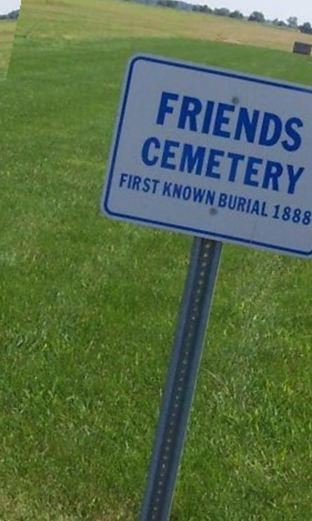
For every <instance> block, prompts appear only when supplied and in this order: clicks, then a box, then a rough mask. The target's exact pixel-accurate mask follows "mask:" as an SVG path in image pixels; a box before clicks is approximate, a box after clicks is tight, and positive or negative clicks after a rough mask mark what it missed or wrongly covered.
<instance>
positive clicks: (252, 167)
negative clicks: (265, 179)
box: [244, 157, 263, 186]
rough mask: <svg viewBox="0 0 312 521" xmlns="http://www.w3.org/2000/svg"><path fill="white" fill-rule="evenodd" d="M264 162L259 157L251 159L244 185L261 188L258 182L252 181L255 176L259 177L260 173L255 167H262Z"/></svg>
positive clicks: (248, 163)
mask: <svg viewBox="0 0 312 521" xmlns="http://www.w3.org/2000/svg"><path fill="white" fill-rule="evenodd" d="M262 163H263V160H262V159H259V158H258V157H249V159H248V162H247V168H246V172H245V178H244V184H245V185H249V186H259V183H258V181H254V180H253V179H252V177H253V176H257V175H258V173H259V171H258V169H257V168H256V167H255V165H262Z"/></svg>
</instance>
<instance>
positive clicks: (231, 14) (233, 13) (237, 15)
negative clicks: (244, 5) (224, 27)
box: [230, 10, 244, 20]
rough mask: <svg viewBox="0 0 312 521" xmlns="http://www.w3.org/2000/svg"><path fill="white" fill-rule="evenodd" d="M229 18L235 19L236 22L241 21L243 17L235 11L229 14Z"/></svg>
mask: <svg viewBox="0 0 312 521" xmlns="http://www.w3.org/2000/svg"><path fill="white" fill-rule="evenodd" d="M230 18H237V20H242V19H243V18H244V15H243V13H241V12H240V11H237V10H236V11H232V12H231V13H230Z"/></svg>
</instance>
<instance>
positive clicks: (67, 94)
mask: <svg viewBox="0 0 312 521" xmlns="http://www.w3.org/2000/svg"><path fill="white" fill-rule="evenodd" d="M123 13H124V14H123ZM186 16H187V15H185V13H172V12H171V11H169V10H168V11H167V10H158V9H152V8H144V7H140V6H130V5H127V4H119V3H118V2H113V1H102V2H100V1H99V0H85V2H83V1H82V0H79V1H78V0H73V1H71V2H69V0H62V1H59V2H57V1H55V0H53V1H52V0H51V1H49V0H46V1H44V0H41V1H40V2H39V1H38V2H36V3H35V2H34V1H32V0H31V1H29V0H24V2H23V13H22V16H21V19H20V22H19V26H18V37H17V42H16V45H15V50H14V54H13V60H12V67H11V69H10V74H9V76H8V79H7V81H6V82H3V83H1V85H0V110H1V130H0V150H1V158H0V167H1V183H2V184H1V204H0V220H1V223H2V226H1V236H0V265H1V269H0V289H1V291H0V345H1V350H0V358H1V360H0V363H1V372H0V455H1V464H0V520H1V521H2V520H3V521H120V520H122V521H133V520H135V519H136V516H137V513H138V510H139V507H140V501H141V497H142V493H143V489H144V483H145V476H146V471H147V466H148V462H149V458H150V451H151V446H152V441H153V437H154V429H155V425H156V421H157V416H158V407H159V401H160V395H161V390H162V388H163V384H164V379H165V375H166V367H167V363H168V357H169V354H170V350H171V342H172V336H173V332H174V325H175V317H176V315H177V310H178V306H179V302H180V297H181V292H182V287H183V282H184V278H185V273H186V268H187V263H188V253H189V248H190V243H191V242H190V239H189V238H187V237H184V236H182V235H176V234H171V233H168V232H160V231H153V230H150V229H147V228H146V229H144V228H141V227H136V226H131V225H126V224H121V223H114V222H111V221H109V220H107V219H105V218H104V217H102V216H101V215H100V214H99V200H100V196H101V190H102V182H103V168H104V166H105V162H106V160H107V157H108V151H109V147H110V140H111V136H112V128H113V123H114V119H115V115H116V108H117V104H118V98H119V94H120V89H121V82H122V78H123V73H124V69H125V65H126V63H127V60H128V59H129V57H130V56H131V55H132V54H134V53H136V52H150V53H155V54H160V55H167V56H173V57H178V58H182V59H186V60H191V61H194V62H199V63H205V64H212V65H218V66H223V67H227V68H233V69H237V70H244V71H250V72H253V73H260V74H265V75H269V76H272V77H277V78H284V79H286V80H290V81H296V82H301V83H305V84H309V83H311V59H310V58H306V57H301V56H300V57H298V56H295V55H293V54H291V53H290V52H283V51H281V50H275V51H273V50H269V49H265V48H260V47H258V48H256V47H254V46H239V45H234V44H229V43H222V42H215V41H208V39H207V41H206V40H204V39H203V38H202V34H201V33H199V34H198V35H197V33H196V32H195V31H194V30H193V31H192V34H190V32H191V28H190V27H191V21H190V22H188V21H187V22H185V20H188V19H186V18H185V17H186ZM175 17H176V18H175ZM181 20H183V22H182V21H181ZM189 20H195V21H196V22H197V21H198V24H201V23H204V22H203V21H202V20H201V19H200V18H199V15H191V18H190V19H189ZM188 23H189V25H188ZM205 23H206V24H207V27H208V26H209V24H211V26H213V25H214V24H221V21H220V20H219V19H218V20H216V19H214V18H211V19H210V18H209V17H207V20H206V18H205ZM226 23H230V22H229V21H226ZM183 24H184V25H183ZM182 26H183V27H182ZM187 26H188V27H187ZM243 26H244V27H245V25H243ZM243 26H242V25H239V26H238V25H237V26H236V24H235V23H234V24H233V25H232V26H231V27H232V30H233V35H234V36H233V40H240V41H243V39H244V38H247V36H246V35H245V36H244V35H243V31H242V29H241V28H242V27H243ZM181 27H182V28H181ZM236 27H237V28H236ZM134 28H135V29H134ZM248 30H250V29H249V26H248V27H247V25H246V31H248ZM258 30H260V28H259V29H257V31H258ZM263 30H264V33H265V34H266V31H267V29H266V28H263ZM183 31H190V32H189V33H183ZM206 31H207V34H208V29H206ZM255 31H256V30H255ZM275 34H277V33H276V32H275V31H273V30H272V33H270V36H269V37H268V38H267V41H268V44H270V45H271V46H272V47H274V45H273V43H272V42H273V40H274V36H273V35H275ZM278 34H280V35H286V36H285V38H288V37H289V36H288V32H279V31H278ZM292 34H293V33H291V32H290V35H291V37H292ZM252 35H253V36H255V40H252V43H255V44H256V45H258V44H259V43H260V42H259V40H257V37H256V32H254V33H253V34H252ZM252 35H251V36H252ZM187 36H189V38H187ZM196 36H197V39H196ZM251 36H250V37H251ZM259 38H260V36H259ZM262 38H264V40H265V39H266V36H263V37H262ZM270 38H272V40H270ZM209 39H213V37H212V36H211V33H210V34H209ZM264 40H263V41H264ZM245 41H246V40H245ZM283 46H284V44H283V45H281V47H283ZM288 47H289V45H288V43H287V42H286V44H285V48H288ZM311 268H312V267H311V263H309V262H308V261H302V260H297V259H293V258H288V257H281V256H278V255H273V254H267V253H262V252H257V251H253V250H248V249H244V248H239V247H234V246H226V247H225V248H224V252H223V260H222V269H221V272H220V276H219V280H218V285H217V291H216V298H215V305H214V309H213V313H212V317H211V323H210V330H209V339H208V342H207V346H206V350H205V353H204V357H203V362H202V367H201V372H200V378H199V383H198V388H197V393H196V399H195V403H194V409H193V414H192V421H191V425H190V432H189V436H188V440H187V444H186V448H185V455H184V459H183V465H182V469H181V473H180V476H179V483H178V488H177V493H176V497H175V502H174V509H173V514H172V520H173V521H310V520H311V504H312V495H311V482H310V478H311V459H312V458H311V431H312V424H311V412H312V411H311V394H312V384H311V344H312V335H311V329H312V321H311V303H312V302H311V294H312V293H311V275H312V269H311Z"/></svg>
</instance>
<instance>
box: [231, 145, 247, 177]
mask: <svg viewBox="0 0 312 521" xmlns="http://www.w3.org/2000/svg"><path fill="white" fill-rule="evenodd" d="M228 157H229V158H230V159H232V163H231V169H230V175H229V181H231V182H232V183H234V182H235V179H236V174H237V169H238V164H239V162H240V161H244V160H245V156H243V155H242V154H234V153H232V152H229V153H228Z"/></svg>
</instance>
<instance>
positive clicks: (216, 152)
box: [206, 148, 225, 179]
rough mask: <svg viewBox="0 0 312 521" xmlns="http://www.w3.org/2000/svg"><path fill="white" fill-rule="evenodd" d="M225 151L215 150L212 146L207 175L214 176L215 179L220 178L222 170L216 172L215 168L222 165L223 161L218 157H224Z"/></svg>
mask: <svg viewBox="0 0 312 521" xmlns="http://www.w3.org/2000/svg"><path fill="white" fill-rule="evenodd" d="M224 154H225V153H224V152H223V151H222V150H215V149H214V148H212V149H211V150H210V154H209V158H208V164H207V170H206V176H207V177H213V178H215V179H220V177H221V174H220V172H216V170H214V168H218V167H219V166H220V163H221V161H219V160H218V159H217V157H218V156H219V157H224Z"/></svg>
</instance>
